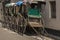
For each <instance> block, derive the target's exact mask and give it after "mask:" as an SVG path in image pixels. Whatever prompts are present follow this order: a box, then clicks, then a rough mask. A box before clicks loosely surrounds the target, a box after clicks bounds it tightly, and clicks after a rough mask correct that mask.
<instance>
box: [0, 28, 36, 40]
mask: <svg viewBox="0 0 60 40" xmlns="http://www.w3.org/2000/svg"><path fill="white" fill-rule="evenodd" d="M0 40H37V39H34V38H32V37H28V36H26V35H25V36H21V35H19V34H17V33H15V32H12V31H10V30H7V29H5V28H1V27H0Z"/></svg>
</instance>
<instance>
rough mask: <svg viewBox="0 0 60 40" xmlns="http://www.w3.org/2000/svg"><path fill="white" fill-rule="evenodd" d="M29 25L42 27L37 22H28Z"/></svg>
mask: <svg viewBox="0 0 60 40" xmlns="http://www.w3.org/2000/svg"><path fill="white" fill-rule="evenodd" d="M29 25H30V26H32V27H43V25H42V24H41V23H38V22H29Z"/></svg>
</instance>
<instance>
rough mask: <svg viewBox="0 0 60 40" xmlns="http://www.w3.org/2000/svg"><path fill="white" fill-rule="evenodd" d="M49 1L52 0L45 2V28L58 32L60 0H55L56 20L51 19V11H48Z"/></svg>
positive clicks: (59, 25)
mask: <svg viewBox="0 0 60 40" xmlns="http://www.w3.org/2000/svg"><path fill="white" fill-rule="evenodd" d="M49 1H54V0H46V15H47V17H46V19H47V20H46V22H47V23H46V27H47V28H51V29H55V30H60V4H59V3H60V0H56V19H53V18H51V11H50V3H49Z"/></svg>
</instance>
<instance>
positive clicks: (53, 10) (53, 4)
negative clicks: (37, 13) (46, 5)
mask: <svg viewBox="0 0 60 40" xmlns="http://www.w3.org/2000/svg"><path fill="white" fill-rule="evenodd" d="M50 8H51V18H56V1H50Z"/></svg>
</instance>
